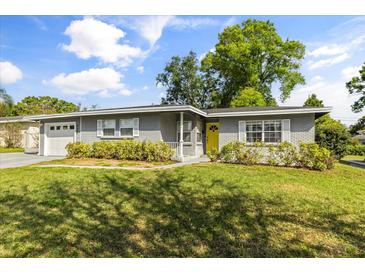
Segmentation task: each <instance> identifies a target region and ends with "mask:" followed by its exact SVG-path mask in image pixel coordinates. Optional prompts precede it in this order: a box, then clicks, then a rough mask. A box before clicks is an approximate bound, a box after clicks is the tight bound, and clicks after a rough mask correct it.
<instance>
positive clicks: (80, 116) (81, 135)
mask: <svg viewBox="0 0 365 274" xmlns="http://www.w3.org/2000/svg"><path fill="white" fill-rule="evenodd" d="M81 133H82V116H80V132H79V142H81V140H82V138H81V137H82V135H81Z"/></svg>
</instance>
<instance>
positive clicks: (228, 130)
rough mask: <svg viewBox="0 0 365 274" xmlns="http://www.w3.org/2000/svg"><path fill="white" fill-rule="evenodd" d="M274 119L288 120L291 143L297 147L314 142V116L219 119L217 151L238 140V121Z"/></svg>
mask: <svg viewBox="0 0 365 274" xmlns="http://www.w3.org/2000/svg"><path fill="white" fill-rule="evenodd" d="M275 119H278V120H281V119H290V135H291V136H290V141H291V143H293V144H295V145H299V143H300V142H305V143H312V142H314V114H296V115H271V116H250V117H226V118H220V119H219V122H220V130H219V149H221V148H222V146H223V145H225V144H227V143H229V142H232V141H237V140H238V121H243V120H245V121H249V120H275Z"/></svg>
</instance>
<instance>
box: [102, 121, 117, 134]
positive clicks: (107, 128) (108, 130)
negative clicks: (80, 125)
mask: <svg viewBox="0 0 365 274" xmlns="http://www.w3.org/2000/svg"><path fill="white" fill-rule="evenodd" d="M114 135H115V120H103V136H114Z"/></svg>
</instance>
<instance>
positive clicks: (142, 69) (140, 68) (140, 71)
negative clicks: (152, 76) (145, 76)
mask: <svg viewBox="0 0 365 274" xmlns="http://www.w3.org/2000/svg"><path fill="white" fill-rule="evenodd" d="M136 70H137V71H138V72H139V73H141V74H142V73H143V72H144V66H139V67H137V68H136Z"/></svg>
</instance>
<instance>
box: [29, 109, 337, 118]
mask: <svg viewBox="0 0 365 274" xmlns="http://www.w3.org/2000/svg"><path fill="white" fill-rule="evenodd" d="M331 110H332V108H331V107H322V108H302V107H298V108H291V109H271V110H255V111H252V110H251V111H229V112H224V111H223V112H214V113H207V112H205V111H203V110H200V109H198V108H195V107H193V106H188V105H184V106H153V107H131V108H120V109H101V110H92V111H79V112H70V113H58V114H42V115H34V116H28V117H27V120H29V121H32V120H33V121H40V120H49V119H57V118H68V117H80V116H98V115H111V114H130V113H154V112H192V113H195V114H198V115H201V116H203V117H206V118H219V117H237V116H267V115H283V114H284V115H285V114H308V113H313V114H315V115H316V118H317V116H318V117H320V116H322V115H325V114H327V113H329V112H331ZM22 121H24V120H22Z"/></svg>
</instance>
